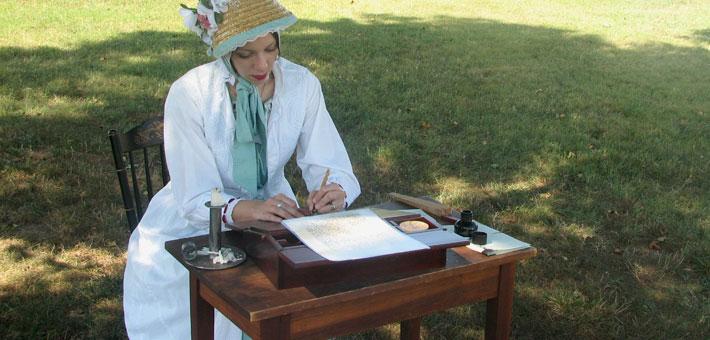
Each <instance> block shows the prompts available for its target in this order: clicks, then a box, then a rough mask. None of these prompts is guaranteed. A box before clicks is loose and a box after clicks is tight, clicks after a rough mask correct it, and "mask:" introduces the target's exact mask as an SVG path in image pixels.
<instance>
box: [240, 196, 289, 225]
mask: <svg viewBox="0 0 710 340" xmlns="http://www.w3.org/2000/svg"><path fill="white" fill-rule="evenodd" d="M302 216H303V214H302V213H301V212H300V211H299V210H298V204H297V203H296V201H294V200H292V199H290V198H288V197H286V196H285V195H283V194H278V195H276V196H274V197H272V198H269V199H268V200H266V201H249V200H241V201H239V203H237V205H235V206H234V210H233V211H232V218H233V219H234V220H235V221H247V220H262V221H269V222H281V220H284V219H288V218H294V217H302Z"/></svg>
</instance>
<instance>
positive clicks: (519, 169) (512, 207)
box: [0, 15, 710, 339]
mask: <svg viewBox="0 0 710 340" xmlns="http://www.w3.org/2000/svg"><path fill="white" fill-rule="evenodd" d="M365 19H366V23H359V22H354V21H352V20H345V19H343V20H337V21H332V22H317V21H309V20H301V21H300V22H299V24H298V25H295V26H293V27H292V28H290V29H289V30H288V32H286V33H285V34H284V35H283V41H284V50H283V55H284V57H286V58H289V59H291V60H293V61H295V62H297V63H299V64H302V65H304V66H307V67H308V68H309V69H311V70H312V71H313V72H314V73H315V74H316V75H317V76H318V77H319V78H320V80H321V82H322V85H323V89H324V92H325V95H326V102H327V104H328V107H329V111H330V112H331V114H332V116H333V117H334V120H335V122H336V124H337V125H338V127H339V130H340V132H341V135H342V136H343V138H344V140H345V143H346V145H347V147H348V150H349V152H350V157H351V159H352V161H353V166H354V168H355V171H356V173H357V174H358V176H359V177H360V178H361V179H366V180H363V181H361V184H362V189H363V194H362V196H361V197H360V198H359V200H358V201H357V206H365V205H369V204H375V203H380V202H382V201H384V200H386V199H387V198H386V194H387V193H388V192H392V191H396V192H402V193H407V194H411V195H424V194H426V195H431V194H432V193H435V192H440V191H443V188H447V185H456V186H457V188H456V190H452V189H447V190H449V191H455V192H458V193H456V194H455V195H454V194H452V195H451V196H449V197H450V199H449V201H448V202H447V203H449V204H452V205H455V206H457V207H458V208H468V207H473V208H475V211H476V214H477V216H476V218H477V219H480V220H482V221H484V222H486V223H487V224H490V225H492V226H494V227H497V228H500V229H502V230H504V231H506V232H509V233H511V234H512V235H514V236H516V237H519V238H522V239H525V240H528V241H530V242H531V243H533V244H534V245H536V246H538V248H539V249H540V255H539V256H538V258H536V259H534V260H531V261H527V262H525V263H523V264H521V265H520V266H519V267H518V268H519V269H518V273H519V277H518V282H519V285H518V287H519V290H521V291H522V292H523V293H518V295H517V296H516V298H517V299H516V302H515V306H514V313H515V315H514V320H523V321H522V322H521V323H519V324H517V326H516V321H514V327H513V334H514V335H515V336H516V338H534V337H529V336H530V335H531V334H532V335H539V336H540V337H547V336H548V335H550V336H552V334H551V333H549V332H548V331H549V330H559V331H561V333H560V334H564V337H560V338H595V336H594V334H596V335H597V336H596V337H605V335H609V334H610V333H609V329H608V328H604V327H607V326H610V325H611V326H615V327H616V328H615V329H616V330H618V329H619V326H620V325H621V326H623V327H622V333H618V334H621V335H619V336H618V337H619V338H621V337H622V336H623V335H629V336H631V335H633V334H641V333H638V332H643V331H645V330H647V329H648V328H651V329H653V330H654V331H655V332H656V333H653V334H667V335H669V336H674V335H678V334H685V333H686V332H687V331H690V332H694V333H693V334H703V333H702V332H701V331H702V330H703V326H702V324H701V323H699V320H700V319H699V318H700V317H699V316H698V315H700V314H702V311H700V310H699V309H697V308H696V309H693V308H689V309H688V310H687V311H682V310H678V309H677V308H676V309H675V312H677V313H678V314H679V315H681V316H683V317H686V318H687V319H688V320H690V321H691V322H693V321H698V322H696V324H695V325H690V326H689V324H685V323H681V322H675V321H673V320H671V322H670V323H669V322H663V321H662V320H660V319H659V318H661V317H664V316H668V312H664V313H659V314H657V316H654V314H653V313H652V312H651V311H650V310H652V309H653V308H654V307H668V304H667V303H665V302H664V303H658V302H657V301H656V300H654V296H657V294H658V292H659V289H660V288H662V287H654V286H649V285H648V284H644V283H643V282H641V281H639V280H638V279H636V278H635V277H632V274H631V273H629V270H628V268H629V267H630V265H631V264H641V265H643V263H642V262H643V261H641V260H644V259H646V258H653V256H654V255H653V254H643V255H637V256H636V257H626V258H624V257H623V256H620V255H617V254H614V253H613V252H612V251H613V250H614V249H615V248H623V249H629V248H628V247H634V246H636V245H637V244H639V243H642V242H646V241H648V240H649V239H653V238H655V237H657V236H659V235H658V233H661V232H663V231H664V228H667V223H666V222H667V221H669V220H671V219H672V218H678V217H682V218H681V220H680V223H681V225H680V226H679V227H680V228H679V229H680V230H682V231H687V230H688V228H689V226H692V225H694V224H697V223H698V221H699V220H700V219H702V218H703V216H705V217H706V215H705V213H704V212H703V211H704V210H703V209H705V211H706V210H707V199H705V198H703V196H704V195H705V193H706V192H707V189H708V188H709V187H710V186H709V185H708V179H707V176H700V175H699V174H702V173H707V170H708V168H707V167H708V165H707V160H706V159H702V158H698V157H695V155H697V154H705V155H707V154H709V153H708V151H709V150H710V146H709V145H708V142H707V141H705V140H704V139H702V136H707V135H708V133H710V131H709V129H710V127H708V123H707V116H706V114H708V113H710V106H709V104H708V98H707V95H706V93H705V92H706V91H705V89H704V88H703V87H702V86H701V85H696V86H688V85H687V83H688V82H691V83H692V82H695V83H696V84H704V83H705V82H706V79H708V77H710V70H708V68H707V67H706V66H707V65H708V64H710V54H709V53H708V52H707V51H706V50H703V49H693V48H682V47H676V46H670V45H646V46H636V47H633V48H625V49H622V48H619V47H616V46H614V45H612V44H609V43H607V42H605V41H603V40H602V39H601V38H599V37H596V36H591V35H582V34H578V33H577V32H571V31H564V30H557V29H550V28H544V27H533V26H526V25H513V24H503V23H500V22H495V21H490V20H480V19H461V18H451V17H439V18H436V19H435V20H426V21H425V20H422V19H418V18H408V17H397V16H389V15H372V16H369V17H366V18H365ZM433 23H436V24H433ZM705 35H706V34H705V33H704V32H700V33H698V37H699V38H698V39H700V41H705V40H703V39H704V37H705ZM146 41H148V42H149V43H146ZM202 49H203V46H202V45H201V44H200V43H199V42H197V41H196V39H194V37H193V35H192V34H190V33H181V34H174V33H166V32H136V33H129V34H124V35H121V36H119V37H116V38H111V39H107V40H104V41H99V42H91V43H85V44H82V45H80V46H78V47H77V48H73V49H66V50H64V49H57V48H46V47H41V48H36V49H23V48H17V47H2V48H0V58H2V59H3V60H7V62H6V63H5V64H4V65H3V68H2V69H0V109H1V110H2V115H0V159H2V160H1V161H0V170H1V171H2V172H1V174H2V176H3V181H2V182H0V190H2V200H0V223H3V224H4V226H2V228H0V231H1V233H2V236H3V238H16V239H19V240H23V241H25V242H26V243H28V244H29V243H33V244H34V243H37V244H49V245H58V246H61V247H60V248H63V249H69V248H71V247H73V246H76V245H78V244H91V245H92V247H95V248H100V249H106V248H110V247H115V244H116V243H118V244H119V245H121V247H124V246H125V243H126V240H127V232H126V231H125V222H124V221H123V220H122V219H124V218H125V217H124V216H123V212H122V210H121V209H120V207H121V202H120V194H119V191H118V185H117V183H116V181H115V175H114V173H113V165H112V159H111V156H110V151H109V144H108V141H107V138H106V131H107V130H108V129H109V128H112V127H116V128H119V129H122V130H126V129H128V128H129V127H132V126H134V125H136V124H137V123H138V122H140V121H142V120H145V119H147V118H150V117H153V116H160V115H161V114H162V103H163V100H164V97H165V95H166V94H167V91H168V88H169V85H170V83H171V82H172V81H174V80H175V79H177V78H178V77H179V76H180V75H182V74H183V73H184V72H186V71H187V70H188V69H190V68H192V67H194V66H196V65H198V64H200V63H204V62H207V61H209V58H207V57H204V56H201V55H200V52H201V50H202ZM679 88H680V89H684V90H683V92H682V93H679V92H678V89H679ZM590 101H594V102H593V103H590ZM700 113H703V114H700ZM645 141H659V142H650V143H647V142H645ZM289 177H290V178H291V179H292V181H293V182H294V183H296V186H297V187H298V188H299V192H300V193H301V194H303V192H304V190H305V189H304V188H303V185H302V184H300V180H299V179H297V178H298V171H297V170H296V169H294V168H293V167H291V168H290V169H289ZM538 177H539V178H538ZM530 178H538V180H537V181H535V180H531V179H530ZM5 179H7V180H5ZM687 180H690V183H691V185H683V183H685V182H687ZM532 182H534V183H532ZM448 183H451V184H448ZM635 186H636V187H637V188H635ZM619 187H622V188H625V190H626V191H624V192H618V188H619ZM654 188H660V190H658V189H654ZM669 189H670V190H669ZM580 193H582V194H580ZM548 195H549V196H548ZM540 197H548V198H547V199H546V200H545V201H544V202H543V203H535V204H536V205H537V206H538V207H542V208H538V210H530V211H527V210H526V209H528V208H529V207H530V205H531V203H530V202H531V201H533V202H538V200H540ZM609 197H611V198H609ZM639 197H641V198H642V199H641V200H639V199H638V198H639ZM674 199H680V200H683V201H697V202H700V203H699V205H698V206H695V207H690V209H688V207H681V206H673V205H671V206H669V207H667V208H662V209H659V208H658V207H656V205H660V204H663V203H665V202H670V201H672V200H674ZM599 202H603V203H602V204H599ZM605 205H606V206H605ZM644 207H645V208H644ZM649 209H650V210H649ZM610 211H614V212H615V213H613V214H610V213H609V212H610ZM647 211H652V212H655V213H654V214H653V216H651V214H649V213H647ZM658 212H660V213H661V214H662V215H664V216H665V217H663V219H661V220H654V218H655V216H657V215H658V214H657V213H658ZM600 221H602V222H600ZM36 225H40V226H41V227H44V228H45V231H46V232H45V233H44V234H41V233H36V232H27V230H34V229H33V228H28V226H36ZM573 225H577V226H580V227H579V228H577V229H575V228H570V227H569V226H573ZM629 225H632V226H637V227H636V229H626V230H623V226H629ZM664 226H665V227H664ZM585 230H590V231H592V232H593V233H592V234H593V236H594V237H592V238H591V239H588V238H586V237H585V236H584V235H583V231H585ZM619 235H621V237H619ZM674 237H677V238H678V239H679V240H681V241H682V242H685V241H688V242H690V243H692V242H698V241H697V240H692V238H693V237H695V238H697V239H700V240H703V237H705V240H707V235H705V236H702V234H697V233H696V234H690V235H689V236H681V235H674ZM679 243H680V242H679ZM706 248H707V246H706ZM706 248H702V246H700V245H698V246H695V247H694V248H688V247H685V248H684V246H682V245H680V244H677V245H676V246H675V249H689V250H688V252H689V253H690V254H699V253H702V251H703V250H704V249H706ZM671 249H673V248H671ZM10 253H12V254H15V255H13V261H15V263H20V262H22V257H24V256H25V255H17V254H21V253H20V252H18V250H17V249H15V250H10ZM18 256H19V257H18ZM696 256H698V255H696ZM699 259H702V258H699ZM17 265H19V264H17ZM13 266H14V265H13ZM57 270H59V271H60V272H62V273H64V272H65V273H66V275H64V276H62V275H59V278H58V279H59V280H70V279H73V280H76V281H78V282H84V283H87V282H93V283H96V282H99V283H103V284H107V285H108V286H113V287H114V288H115V289H113V290H111V292H109V293H106V292H97V291H96V290H91V289H89V291H90V293H88V295H82V294H84V293H80V292H79V291H80V290H79V289H65V290H62V291H49V289H48V288H47V283H42V282H41V280H40V281H32V284H33V285H35V284H36V287H37V288H38V290H36V293H23V292H22V291H20V290H15V289H13V290H12V291H11V292H12V294H11V295H6V296H12V298H3V299H4V300H3V301H2V304H3V305H4V306H9V307H10V309H12V310H15V311H17V313H16V314H13V315H12V320H13V322H12V324H17V325H25V326H27V325H29V326H28V327H30V328H31V329H30V328H23V327H25V326H18V327H19V328H17V327H15V326H10V322H9V320H10V319H6V318H3V328H4V329H8V328H9V329H10V333H8V334H11V335H12V334H15V335H17V336H16V337H18V338H40V337H45V335H56V336H57V337H59V338H77V337H78V338H81V337H88V336H87V334H93V333H91V332H92V329H93V328H101V327H104V326H102V324H101V322H100V321H96V320H94V321H91V322H80V323H77V324H72V326H71V327H69V328H66V327H63V326H61V323H62V322H63V321H64V320H62V318H54V319H51V318H50V319H47V320H44V321H43V322H41V323H37V322H34V321H32V320H29V316H31V315H32V310H33V309H40V308H42V306H51V307H52V308H53V309H54V310H56V311H57V315H69V314H70V312H71V311H72V310H74V309H75V308H77V307H76V306H74V305H71V304H70V305H67V304H65V302H66V301H68V300H75V301H78V302H77V303H76V304H75V305H86V304H90V303H91V302H90V301H97V300H101V301H116V300H120V278H118V277H102V278H101V279H99V280H98V281H96V280H94V279H92V278H90V277H88V276H78V277H77V276H75V275H76V274H75V273H74V272H73V271H72V270H70V268H58V269H57ZM539 273H546V274H547V275H550V274H552V275H553V276H554V277H549V276H546V277H541V276H539V275H541V274H539ZM606 273H611V274H610V276H614V277H616V280H618V282H617V283H616V286H612V288H605V287H607V286H608V283H605V284H601V283H598V284H588V285H581V286H580V285H575V283H574V282H575V281H577V282H584V281H585V280H594V279H595V278H598V277H600V276H603V275H607V274H606ZM636 274H638V272H637V273H636ZM32 275H37V276H38V277H41V276H42V275H44V273H43V272H37V271H30V272H29V273H28V274H27V276H26V277H30V276H32ZM686 278H688V279H689V280H691V281H692V280H697V277H695V276H692V275H689V276H686ZM102 280H103V281H102ZM673 282H676V281H671V283H673ZM93 283H92V284H93ZM87 284H88V283H87ZM560 287H561V288H560ZM614 287H619V288H617V289H615V288H614ZM629 287H632V288H633V292H626V291H624V290H626V289H628V288H629ZM89 288H90V287H89ZM2 289H3V291H6V290H9V289H10V288H8V287H2ZM688 289H690V288H688ZM595 290H601V291H603V292H604V293H599V292H598V291H595ZM682 293H683V291H682V290H676V292H675V293H672V294H675V295H669V296H676V297H683V296H682ZM545 294H546V295H545ZM614 294H617V295H616V296H617V297H619V299H622V300H625V301H630V302H629V303H630V305H629V306H628V307H626V308H627V309H626V310H623V309H615V308H616V307H606V306H613V303H612V302H610V301H613V295H614ZM78 297H84V298H80V299H77V298H78ZM692 298H693V296H691V297H690V298H689V299H690V300H692ZM476 306H477V307H475V308H473V310H474V311H473V312H471V314H468V315H467V314H466V313H463V314H460V313H459V314H457V316H455V318H458V319H454V320H453V321H452V322H454V323H459V324H461V325H468V324H473V325H479V326H474V327H479V332H480V329H482V327H483V321H484V320H479V319H480V310H478V309H477V308H479V307H480V306H479V305H476ZM622 306H623V305H622ZM79 308H80V309H81V307H79ZM96 308H99V307H96ZM112 308H113V309H112ZM648 308H651V309H650V310H649V309H648ZM99 309H101V310H106V311H107V313H114V314H115V315H114V314H110V315H112V316H111V318H109V319H110V320H111V321H108V322H116V323H118V320H121V315H120V310H118V309H115V303H114V305H111V304H110V303H109V304H104V305H102V306H100V308H99ZM475 310H478V311H475ZM619 310H621V311H619ZM560 311H567V314H568V315H575V316H576V317H577V318H576V319H573V318H568V317H562V316H561V315H562V314H560ZM671 311H673V309H671ZM606 312H609V313H611V315H612V316H611V317H608V318H605V317H604V313H606ZM528 313H537V314H535V315H536V316H534V317H530V316H529V314H528ZM630 314H637V315H639V317H641V318H648V319H649V320H652V324H650V325H649V324H644V323H642V322H639V323H635V321H634V320H635V319H634V316H633V315H630ZM443 316H446V315H445V314H444V315H443ZM435 319H436V317H435ZM600 320H601V322H600ZM441 322H443V321H441ZM13 327H15V328H13ZM664 327H665V329H661V328H664ZM116 328H117V329H121V328H122V324H120V323H119V324H117V326H116ZM424 328H425V334H428V337H429V338H433V339H438V338H441V334H451V335H452V336H463V337H466V336H469V335H466V334H469V333H466V332H468V331H470V330H466V329H459V330H447V329H444V328H442V326H441V325H440V324H439V323H438V321H431V322H425V324H424ZM56 330H60V331H59V333H57V332H56ZM428 331H430V332H428ZM695 331H697V332H695ZM53 332H54V333H53ZM427 332H428V333H427ZM60 333H61V334H60ZM474 333H475V331H474ZM388 334H389V333H388V332H381V331H377V330H375V331H371V332H367V333H364V335H359V336H362V337H363V338H366V339H377V338H380V337H386V336H388ZM446 336H448V335H446ZM11 337H12V336H11ZM687 338H692V335H691V336H690V337H687Z"/></svg>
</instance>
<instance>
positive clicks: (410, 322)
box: [165, 231, 537, 340]
mask: <svg viewBox="0 0 710 340" xmlns="http://www.w3.org/2000/svg"><path fill="white" fill-rule="evenodd" d="M206 237H207V236H199V237H193V238H189V239H181V240H174V241H169V242H166V244H165V248H166V249H167V250H168V252H169V253H170V254H172V255H173V256H174V257H175V258H176V259H177V260H178V261H179V262H180V263H182V264H183V265H184V266H185V267H186V268H187V269H188V270H189V271H190V305H191V319H192V338H193V339H200V340H202V339H213V334H214V329H213V328H214V311H213V309H212V307H214V308H217V309H218V310H219V311H220V312H222V314H224V315H225V316H227V317H228V318H229V319H230V320H232V321H233V322H234V323H235V324H237V325H238V326H239V328H241V329H242V330H243V331H245V332H246V333H247V334H248V335H249V336H250V337H252V338H253V339H255V340H259V339H261V340H282V339H327V338H332V337H336V336H342V335H346V334H350V333H354V332H358V331H362V330H366V329H371V328H375V327H379V326H382V325H386V324H389V323H392V322H401V335H400V338H401V339H419V333H420V325H421V317H422V316H423V315H426V314H430V313H436V312H440V311H444V310H447V309H449V308H453V307H456V306H461V305H465V304H469V303H473V302H477V301H484V300H485V301H487V311H486V330H485V332H486V333H485V334H486V339H508V337H509V335H510V324H511V313H512V307H513V282H514V279H515V263H516V262H518V261H520V260H523V259H526V258H531V257H534V256H535V255H536V253H537V250H536V249H535V248H529V249H523V250H518V251H515V252H511V253H507V254H503V255H496V256H490V257H488V256H484V255H481V254H479V253H476V252H474V251H472V250H470V249H468V248H466V247H458V248H452V249H449V250H448V251H447V263H446V267H444V268H438V269H434V270H429V271H426V272H420V273H415V274H401V275H392V276H387V277H379V278H375V279H364V280H362V281H356V282H346V283H338V284H328V285H318V286H310V287H299V288H291V289H283V290H277V289H276V288H274V286H273V285H272V284H271V282H270V281H269V280H268V278H267V277H266V276H265V275H264V274H263V273H262V272H261V270H260V269H259V267H257V266H256V264H255V263H254V262H253V261H250V260H248V259H247V261H246V262H244V263H243V264H242V265H240V266H238V267H235V268H231V269H226V270H219V271H208V270H200V269H196V268H194V267H191V266H189V265H186V264H185V262H184V261H183V260H182V254H181V251H180V246H181V244H182V243H183V242H185V241H187V240H193V241H194V240H197V241H198V242H199V241H200V240H204V239H206ZM239 237H240V235H239V234H238V233H237V232H233V231H228V232H225V233H223V235H222V239H223V240H225V242H229V243H231V244H240V239H239ZM203 242H206V241H203ZM333 275H338V273H333Z"/></svg>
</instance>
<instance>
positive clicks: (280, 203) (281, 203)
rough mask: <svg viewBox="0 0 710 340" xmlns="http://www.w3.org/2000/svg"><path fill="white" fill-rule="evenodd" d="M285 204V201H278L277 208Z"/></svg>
mask: <svg viewBox="0 0 710 340" xmlns="http://www.w3.org/2000/svg"><path fill="white" fill-rule="evenodd" d="M283 206H284V202H281V201H279V203H276V207H277V208H281V207H283Z"/></svg>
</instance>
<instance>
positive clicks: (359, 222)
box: [281, 209, 429, 261]
mask: <svg viewBox="0 0 710 340" xmlns="http://www.w3.org/2000/svg"><path fill="white" fill-rule="evenodd" d="M281 223H282V224H283V225H285V226H286V228H288V230H290V231H291V232H292V233H293V234H294V235H296V237H298V239H300V240H301V242H303V243H304V244H305V245H306V246H308V247H309V248H311V249H312V250H313V251H315V252H316V253H318V254H319V255H321V256H323V257H325V258H326V259H328V260H331V261H345V260H355V259H362V258H368V257H374V256H381V255H387V254H395V253H402V252H407V251H413V250H421V249H428V248H429V247H428V246H427V245H425V244H423V243H421V242H419V241H417V240H415V239H413V238H411V237H409V236H407V235H406V234H404V233H402V232H400V231H399V230H397V229H395V228H393V227H392V226H390V225H389V224H387V222H385V221H383V220H382V219H381V218H379V217H378V216H377V215H376V214H375V213H374V212H372V211H371V210H370V209H357V210H349V211H343V212H339V213H332V214H325V215H316V216H307V217H300V218H294V219H288V220H283V221H282V222H281Z"/></svg>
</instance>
